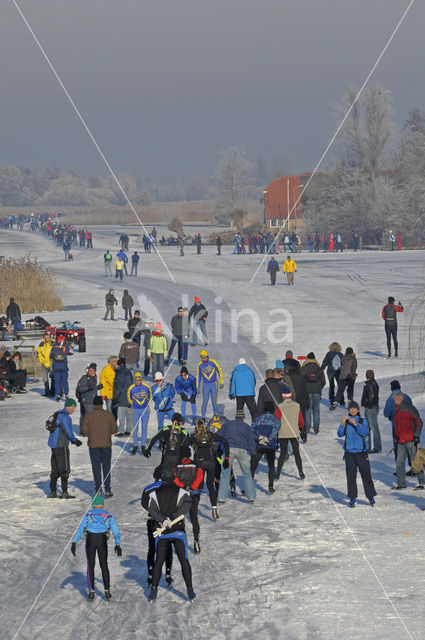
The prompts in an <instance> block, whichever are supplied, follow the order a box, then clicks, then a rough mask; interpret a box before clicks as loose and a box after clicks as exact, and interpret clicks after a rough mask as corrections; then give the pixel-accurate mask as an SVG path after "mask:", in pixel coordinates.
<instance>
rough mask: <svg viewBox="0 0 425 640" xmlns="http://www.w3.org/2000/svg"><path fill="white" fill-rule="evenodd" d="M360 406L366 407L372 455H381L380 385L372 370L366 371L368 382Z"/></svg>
mask: <svg viewBox="0 0 425 640" xmlns="http://www.w3.org/2000/svg"><path fill="white" fill-rule="evenodd" d="M360 404H361V406H362V407H365V417H366V419H367V421H368V424H369V428H370V436H371V438H370V440H371V442H370V443H369V444H370V453H381V451H382V445H381V433H380V431H379V425H378V415H379V384H378V383H377V382H376V380H375V373H374V372H373V371H372V369H368V370H367V371H366V382H365V385H364V387H363V393H362V399H361V402H360ZM372 443H373V444H372Z"/></svg>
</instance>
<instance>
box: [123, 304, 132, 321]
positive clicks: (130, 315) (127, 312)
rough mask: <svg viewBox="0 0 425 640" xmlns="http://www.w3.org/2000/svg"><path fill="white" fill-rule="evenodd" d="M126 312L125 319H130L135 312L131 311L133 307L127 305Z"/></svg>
mask: <svg viewBox="0 0 425 640" xmlns="http://www.w3.org/2000/svg"><path fill="white" fill-rule="evenodd" d="M124 314H125V317H124V320H130V318H132V316H133V314H132V312H131V307H128V308H127V307H125V308H124Z"/></svg>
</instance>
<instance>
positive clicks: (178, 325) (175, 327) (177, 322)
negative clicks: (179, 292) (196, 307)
mask: <svg viewBox="0 0 425 640" xmlns="http://www.w3.org/2000/svg"><path fill="white" fill-rule="evenodd" d="M171 331H172V332H173V336H176V338H181V337H183V336H188V335H189V320H188V317H187V316H185V315H183V314H182V315H181V316H179V314H178V313H176V315H175V316H173V317H172V318H171Z"/></svg>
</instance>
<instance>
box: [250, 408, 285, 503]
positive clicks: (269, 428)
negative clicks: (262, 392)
mask: <svg viewBox="0 0 425 640" xmlns="http://www.w3.org/2000/svg"><path fill="white" fill-rule="evenodd" d="M274 412H275V406H274V402H273V400H268V401H266V402H265V403H264V413H263V414H262V415H261V416H258V418H256V420H254V422H253V423H252V431H253V433H254V438H255V442H256V445H257V449H256V451H255V453H254V455H253V456H252V457H251V474H252V477H254V475H255V472H256V470H257V467H258V464H259V462H260V460H261V458H262V457H263V456H265V457H266V460H267V465H268V468H269V493H270V494H273V493H274V492H275V489H274V473H275V472H274V464H275V457H276V449H277V444H278V443H277V435H278V433H279V430H280V420H279V418H276V416H275V415H274Z"/></svg>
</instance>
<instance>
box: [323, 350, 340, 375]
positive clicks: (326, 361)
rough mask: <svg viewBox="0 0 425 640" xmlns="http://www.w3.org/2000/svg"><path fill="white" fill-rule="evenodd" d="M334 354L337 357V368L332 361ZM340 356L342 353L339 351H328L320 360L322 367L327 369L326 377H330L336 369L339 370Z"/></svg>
mask: <svg viewBox="0 0 425 640" xmlns="http://www.w3.org/2000/svg"><path fill="white" fill-rule="evenodd" d="M335 356H336V357H337V358H338V359H339V368H338V369H334V367H333V365H332V362H333V360H334V358H335ZM341 358H342V353H341V352H340V351H328V352H327V354H326V355H325V357H324V358H323V362H322V369H323V370H325V369H327V371H326V373H327V374H328V378H332V377H333V376H334V375H335V373H336V372H337V371H341Z"/></svg>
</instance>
